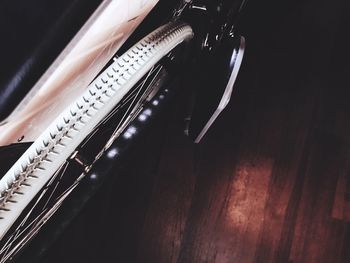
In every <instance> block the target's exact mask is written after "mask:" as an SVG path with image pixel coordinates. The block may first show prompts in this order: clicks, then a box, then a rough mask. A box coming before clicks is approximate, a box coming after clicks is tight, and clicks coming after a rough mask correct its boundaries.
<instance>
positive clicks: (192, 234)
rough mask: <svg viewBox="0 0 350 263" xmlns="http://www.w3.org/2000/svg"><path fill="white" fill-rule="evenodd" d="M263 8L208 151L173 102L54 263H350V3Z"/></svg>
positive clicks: (251, 15) (250, 21) (61, 244)
mask: <svg viewBox="0 0 350 263" xmlns="http://www.w3.org/2000/svg"><path fill="white" fill-rule="evenodd" d="M260 2H261V3H260ZM262 2H264V1H253V0H252V1H251V2H250V3H249V5H248V7H247V10H246V11H247V12H246V16H245V17H244V19H243V23H242V25H243V29H244V32H245V36H246V38H247V43H248V46H247V52H246V57H245V59H244V64H243V66H242V70H241V74H240V76H239V79H238V83H237V86H236V90H235V93H234V96H233V99H232V101H231V102H230V105H229V108H228V109H227V110H226V111H225V112H224V114H223V115H222V116H220V118H219V119H218V121H217V122H216V123H215V126H214V128H213V129H212V130H210V132H209V134H207V136H206V137H205V139H204V140H203V142H202V143H201V144H199V145H194V144H193V143H191V142H190V141H189V140H188V139H187V138H186V137H185V136H184V135H183V133H182V129H183V121H182V117H183V115H182V114H181V113H182V112H181V111H182V110H181V109H179V107H176V106H178V105H179V103H175V104H174V107H173V108H172V109H170V110H169V112H168V115H167V116H168V119H166V118H165V117H162V120H161V122H160V123H158V124H157V125H156V126H155V127H154V128H153V130H151V131H150V132H149V134H148V136H149V137H147V139H145V140H144V145H142V146H140V149H139V150H138V151H137V153H136V154H135V155H134V156H133V157H132V158H131V159H130V164H127V165H126V167H125V168H124V172H123V173H122V174H119V175H118V176H117V175H116V176H115V178H114V179H113V180H112V181H113V182H111V183H109V185H108V186H106V187H105V189H104V193H99V194H98V196H97V198H95V199H94V200H93V201H92V203H91V205H90V206H89V207H88V208H86V209H85V211H84V213H83V214H82V215H81V216H80V217H79V218H77V220H75V222H74V224H73V225H72V226H71V227H70V228H69V233H68V234H66V235H65V236H63V237H62V238H61V239H60V240H59V241H58V242H57V244H56V247H55V248H53V249H52V251H51V252H50V253H49V254H48V255H47V257H46V258H45V259H44V260H43V262H153V263H156V262H179V263H185V262H218V263H224V262H240V263H253V262H254V263H258V262H259V263H260V262H262V263H265V262H274V263H275V262H276V263H313V262H315V263H316V262H317V263H326V262H327V263H328V262H329V263H337V262H344V263H345V262H350V249H349V248H350V224H349V222H350V66H349V65H348V61H349V58H350V51H349V47H350V42H349V39H348V35H349V25H350V16H349V13H350V12H349V11H350V9H349V4H348V3H347V2H348V1H345V0H332V1H331V0H321V1H320V0H304V1H270V2H269V3H266V1H265V3H262ZM281 2H284V3H281ZM178 99H179V101H181V98H178ZM169 116H170V118H169ZM155 138H156V139H158V143H156V144H153V143H154V140H155ZM151 142H153V143H151ZM112 194H114V197H113V198H111V196H112ZM111 199H113V200H111Z"/></svg>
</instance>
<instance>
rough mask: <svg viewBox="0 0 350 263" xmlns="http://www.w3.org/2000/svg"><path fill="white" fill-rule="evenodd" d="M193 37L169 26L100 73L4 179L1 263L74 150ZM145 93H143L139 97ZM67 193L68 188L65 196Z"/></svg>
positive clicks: (183, 28)
mask: <svg viewBox="0 0 350 263" xmlns="http://www.w3.org/2000/svg"><path fill="white" fill-rule="evenodd" d="M192 35H193V33H192V29H191V27H190V26H188V25H186V24H184V23H181V22H171V23H168V24H166V25H164V26H162V27H160V28H159V29H157V30H155V31H154V32H152V33H151V34H149V35H148V36H146V37H145V38H143V39H142V40H141V41H140V42H138V43H137V44H136V45H134V46H133V47H132V48H130V49H129V50H128V51H127V52H126V53H125V54H124V55H122V56H121V57H119V58H117V59H116V60H115V61H114V62H113V63H112V64H111V65H110V66H109V67H108V68H107V69H106V70H104V71H103V72H102V73H101V74H100V75H99V76H98V77H97V78H96V79H95V80H94V81H93V82H92V83H91V84H90V85H89V86H88V88H87V90H86V92H85V93H84V94H82V95H81V96H80V97H79V98H78V99H77V100H76V101H75V102H74V103H72V104H71V105H70V106H69V107H68V108H67V109H66V110H65V111H64V112H62V113H61V114H60V115H59V116H58V117H57V118H56V120H55V121H54V122H53V123H52V124H51V125H50V126H49V127H48V128H47V129H46V130H45V131H44V132H43V133H42V134H41V135H40V136H39V138H38V139H37V140H36V141H35V142H34V143H33V144H32V145H31V146H30V147H29V148H28V150H27V151H26V152H25V153H24V154H23V155H22V157H20V158H19V159H18V161H17V162H16V163H15V164H14V165H13V166H12V168H11V169H10V170H9V171H8V172H7V173H6V174H5V175H4V177H3V178H2V179H1V180H0V238H1V242H2V245H1V248H0V256H1V257H2V258H1V259H0V262H3V261H6V259H7V258H9V257H10V256H11V253H9V250H13V249H16V247H15V246H16V244H15V245H14V246H13V245H12V243H11V242H13V240H14V239H15V238H16V237H17V236H18V235H20V233H19V231H18V230H19V227H18V225H19V226H20V227H21V229H26V227H30V222H27V218H28V216H27V213H29V214H30V212H31V211H32V209H33V208H34V207H35V206H36V205H37V203H38V202H37V201H35V200H34V199H35V198H37V197H38V196H40V195H42V194H41V192H43V191H44V190H45V189H46V188H48V184H49V183H50V181H51V180H53V178H55V177H56V176H57V171H58V170H59V169H60V168H62V166H64V164H65V163H66V160H67V159H68V158H70V156H71V155H72V154H73V153H74V152H75V150H76V148H77V147H78V146H79V145H81V143H82V142H83V141H84V140H86V138H87V137H89V134H91V132H93V130H94V128H95V127H96V126H97V125H98V124H99V123H101V122H103V121H104V120H105V119H106V118H107V117H108V116H109V115H110V112H112V111H113V110H115V108H116V106H118V105H120V103H124V101H128V100H130V94H133V93H136V94H138V91H136V92H134V91H133V89H135V87H136V88H137V89H138V88H139V87H140V85H136V84H138V82H139V81H140V79H141V78H142V77H143V76H144V75H147V74H149V72H152V70H151V69H152V68H154V66H155V65H156V64H157V62H158V61H160V60H161V59H162V58H163V57H164V56H165V55H167V54H168V53H169V52H170V51H171V50H173V49H175V47H177V46H178V45H179V44H180V43H182V42H183V41H185V40H187V39H189V38H191V37H192ZM142 86H143V85H141V89H142ZM138 90H139V89H138ZM150 93H152V92H151V91H149V90H148V91H146V92H144V93H143V94H145V95H149V94H150ZM135 99H137V100H138V101H140V102H142V100H144V99H145V96H141V98H140V97H138V96H136V97H135V96H134V97H133V100H135ZM132 116H133V113H130V112H128V115H127V116H126V118H129V119H130V118H132ZM123 119H124V117H123ZM119 128H120V127H119ZM119 130H120V129H119ZM117 135H118V133H117V134H113V136H112V137H116V136H117ZM108 145H109V143H107V145H106V147H108ZM68 189H73V188H68ZM69 193H70V190H69V191H66V192H64V195H66V194H69ZM53 206H54V204H53ZM55 209H56V208H55V206H54V210H55ZM39 216H40V215H39ZM20 219H21V220H20ZM19 220H20V222H18V221H19ZM45 220H46V219H45ZM43 223H44V222H43ZM27 225H28V226H27ZM10 243H11V246H9V244H10Z"/></svg>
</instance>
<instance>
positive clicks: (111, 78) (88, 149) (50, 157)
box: [0, 1, 244, 262]
mask: <svg viewBox="0 0 350 263" xmlns="http://www.w3.org/2000/svg"><path fill="white" fill-rule="evenodd" d="M238 3H239V4H238V6H231V4H228V3H227V2H225V1H216V2H211V1H179V3H178V5H177V7H176V8H175V9H174V10H170V18H169V21H170V22H168V23H166V24H165V25H163V26H161V27H159V28H158V29H156V30H155V31H153V32H152V33H150V34H148V35H147V36H146V37H144V38H143V39H142V40H141V41H139V42H138V43H136V44H135V45H133V46H132V47H131V48H129V49H128V51H126V52H125V53H124V54H123V55H121V56H117V57H115V58H114V59H113V61H112V62H111V63H109V65H107V66H106V67H105V69H104V70H103V71H102V73H100V74H99V75H98V76H97V77H96V78H95V79H94V80H93V81H92V82H91V83H90V84H89V86H88V88H87V90H86V91H85V92H84V93H83V94H82V95H81V96H80V97H78V98H77V99H76V100H75V101H74V102H73V103H72V104H71V105H70V106H68V108H67V109H65V110H64V111H63V112H62V113H61V114H60V115H59V116H58V117H57V118H56V119H55V120H54V121H53V122H52V124H51V125H50V126H49V127H48V128H47V129H46V130H45V131H44V132H43V133H42V134H41V135H40V136H39V137H38V138H37V139H36V140H35V142H34V143H33V144H32V145H31V146H30V147H29V148H28V149H27V150H26V151H25V153H24V154H23V155H22V156H21V157H20V158H19V159H18V161H17V162H16V163H15V164H14V165H13V166H12V168H11V169H10V170H9V171H8V172H7V173H6V174H5V175H4V177H3V178H2V179H1V180H0V193H1V197H0V238H1V248H0V256H1V260H0V262H5V261H7V260H10V259H12V258H13V257H14V256H15V255H16V254H18V253H19V252H20V251H21V249H22V248H23V247H24V246H25V245H26V244H27V243H28V242H29V241H30V240H32V239H33V238H34V236H35V235H36V234H38V232H39V231H40V229H41V228H42V227H43V226H44V225H45V223H46V222H47V221H48V220H49V219H50V218H51V217H52V216H53V215H54V214H55V212H56V211H57V210H58V209H59V208H60V206H61V205H62V204H63V202H64V201H65V200H66V199H67V198H68V197H70V196H72V195H73V193H74V191H75V190H76V188H78V187H80V186H81V185H84V184H85V185H87V187H89V186H91V185H92V186H93V188H94V187H95V185H96V184H93V183H91V182H93V181H96V180H100V178H99V177H101V176H102V175H106V174H108V171H109V170H110V169H112V168H113V164H114V163H115V161H116V160H117V159H118V158H119V156H120V155H121V154H122V152H123V151H125V150H126V148H127V145H128V142H129V141H130V140H131V139H132V138H133V137H134V136H135V135H136V134H137V133H138V132H139V130H140V129H142V126H143V125H145V123H147V121H149V120H150V119H152V116H153V115H154V113H155V112H156V111H157V108H158V107H159V106H161V105H162V103H164V101H166V99H167V96H168V94H169V93H171V92H172V90H173V86H174V79H176V78H178V77H179V76H181V75H183V74H185V73H184V72H183V71H181V68H182V70H183V68H184V67H185V66H184V61H186V62H187V63H189V61H191V59H192V60H193V58H195V59H194V60H195V61H196V63H202V62H203V63H204V64H206V63H210V61H212V60H211V59H212V57H213V56H214V57H215V55H217V54H220V56H219V57H221V58H223V59H226V60H227V61H226V62H228V65H225V66H224V67H228V70H227V72H225V74H224V75H223V83H224V85H223V87H224V96H223V97H222V98H221V99H220V102H219V106H218V107H217V109H216V110H215V111H214V114H213V115H212V117H211V118H210V119H209V121H208V122H207V123H206V124H205V126H204V128H203V129H202V130H201V131H200V133H199V134H198V133H197V134H196V135H195V136H197V137H196V139H195V141H196V142H198V141H199V140H200V139H201V138H202V137H203V136H204V134H205V132H206V131H207V130H208V128H209V127H210V125H211V124H212V123H213V122H214V120H215V118H216V117H217V116H218V114H219V113H220V112H221V111H222V110H223V108H225V106H226V105H227V103H228V101H229V99H230V96H231V93H232V88H233V83H234V82H235V79H236V76H237V74H238V70H239V66H240V63H241V60H242V56H243V51H244V39H243V38H241V37H238V36H237V35H236V34H235V31H234V30H235V27H234V26H235V22H236V20H235V18H236V15H237V12H239V11H240V10H241V7H242V5H243V4H244V1H238ZM227 6H229V7H230V8H228V7H227ZM224 8H228V12H224V11H223V10H224ZM223 12H224V13H225V14H226V16H224V17H223V16H222V13H223ZM182 21H186V22H182ZM203 23H204V25H205V26H204V27H203ZM190 25H191V26H190ZM222 43H224V44H222ZM223 47H224V48H223ZM188 50H191V52H189V51H188ZM222 50H224V51H222ZM187 53H191V54H190V55H189V54H187ZM184 54H185V55H184ZM186 54H187V55H186ZM213 54H214V55H213ZM197 65H198V64H197ZM175 85H176V84H175ZM193 130H195V129H193ZM195 133H196V132H195ZM83 195H84V196H86V195H88V194H86V193H85V194H83ZM84 202H86V201H84ZM84 202H83V203H84Z"/></svg>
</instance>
